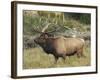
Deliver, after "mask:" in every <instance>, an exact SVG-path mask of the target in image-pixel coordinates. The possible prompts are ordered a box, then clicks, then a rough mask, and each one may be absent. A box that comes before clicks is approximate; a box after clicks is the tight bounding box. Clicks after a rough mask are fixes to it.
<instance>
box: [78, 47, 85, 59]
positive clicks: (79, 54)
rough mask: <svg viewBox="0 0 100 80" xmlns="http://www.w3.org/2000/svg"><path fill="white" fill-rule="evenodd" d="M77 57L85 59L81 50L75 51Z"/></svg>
mask: <svg viewBox="0 0 100 80" xmlns="http://www.w3.org/2000/svg"><path fill="white" fill-rule="evenodd" d="M77 56H78V57H79V58H80V57H85V56H84V54H83V49H79V50H78V51H77Z"/></svg>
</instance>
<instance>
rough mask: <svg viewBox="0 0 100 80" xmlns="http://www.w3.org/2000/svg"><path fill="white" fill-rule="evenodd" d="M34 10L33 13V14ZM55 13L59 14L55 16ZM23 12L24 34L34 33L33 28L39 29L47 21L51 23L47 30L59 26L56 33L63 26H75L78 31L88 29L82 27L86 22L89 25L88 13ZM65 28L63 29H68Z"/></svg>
mask: <svg viewBox="0 0 100 80" xmlns="http://www.w3.org/2000/svg"><path fill="white" fill-rule="evenodd" d="M34 12H35V14H33V13H34ZM36 12H37V13H36ZM57 13H58V14H60V16H59V15H57V16H56V14H57ZM23 14H24V16H23V17H24V18H23V25H24V35H35V34H37V33H36V32H35V31H34V30H33V29H36V30H38V31H41V30H42V29H43V28H44V26H45V25H47V24H48V23H52V24H51V25H49V28H48V29H47V30H46V31H47V32H48V31H52V30H54V29H57V28H59V29H60V30H59V32H58V33H61V32H64V31H63V30H64V29H65V28H64V27H67V28H71V29H73V28H77V29H78V30H79V31H80V32H84V31H86V32H88V31H90V27H88V28H87V27H84V26H86V25H87V24H88V25H90V21H91V20H90V14H86V13H63V12H48V11H33V12H32V11H24V13H23ZM40 14H41V15H40ZM67 28H66V29H65V31H66V30H68V29H67Z"/></svg>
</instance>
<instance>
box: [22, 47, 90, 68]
mask: <svg viewBox="0 0 100 80" xmlns="http://www.w3.org/2000/svg"><path fill="white" fill-rule="evenodd" d="M84 54H85V56H86V57H85V58H84V57H81V58H78V57H77V56H76V55H73V56H70V57H66V60H65V62H64V60H63V59H62V58H59V60H58V61H57V64H54V61H55V59H54V56H53V55H51V54H49V55H48V54H46V53H45V52H44V51H43V50H42V49H41V48H40V47H39V48H32V49H25V50H24V55H23V68H24V69H33V68H53V67H75V66H89V65H90V63H91V62H90V61H91V59H90V48H85V49H84Z"/></svg>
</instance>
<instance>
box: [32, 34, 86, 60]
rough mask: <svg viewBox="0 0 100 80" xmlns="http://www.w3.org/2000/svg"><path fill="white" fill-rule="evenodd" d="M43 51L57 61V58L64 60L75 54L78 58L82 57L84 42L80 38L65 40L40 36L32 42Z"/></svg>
mask: <svg viewBox="0 0 100 80" xmlns="http://www.w3.org/2000/svg"><path fill="white" fill-rule="evenodd" d="M34 41H35V42H36V43H37V44H38V45H40V46H41V47H42V48H43V50H44V51H45V52H46V53H48V54H52V55H54V57H55V60H56V61H57V60H58V58H59V57H62V58H63V59H64V60H65V57H66V56H71V55H74V54H77V56H78V57H81V56H83V48H84V41H83V39H81V38H65V37H62V36H61V37H55V38H54V37H49V36H48V35H47V34H42V35H41V36H40V37H38V38H36V39H35V40H34Z"/></svg>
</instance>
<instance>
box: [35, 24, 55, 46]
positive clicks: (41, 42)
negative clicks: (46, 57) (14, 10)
mask: <svg viewBox="0 0 100 80" xmlns="http://www.w3.org/2000/svg"><path fill="white" fill-rule="evenodd" d="M50 24H51V23H48V24H47V25H46V26H45V27H44V28H43V29H42V31H38V30H36V29H34V31H35V32H37V33H40V36H38V37H37V38H36V39H34V41H35V43H37V44H39V45H44V44H45V42H46V40H47V39H48V38H50V37H53V34H51V33H53V32H55V31H57V29H56V30H53V31H49V32H46V29H47V28H48V26H49V25H50Z"/></svg>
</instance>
